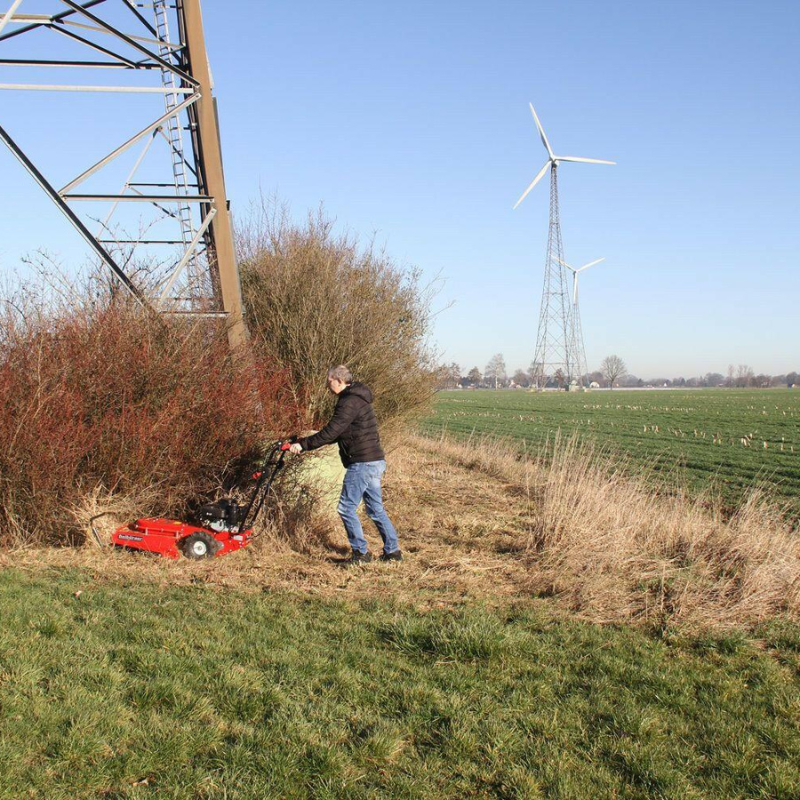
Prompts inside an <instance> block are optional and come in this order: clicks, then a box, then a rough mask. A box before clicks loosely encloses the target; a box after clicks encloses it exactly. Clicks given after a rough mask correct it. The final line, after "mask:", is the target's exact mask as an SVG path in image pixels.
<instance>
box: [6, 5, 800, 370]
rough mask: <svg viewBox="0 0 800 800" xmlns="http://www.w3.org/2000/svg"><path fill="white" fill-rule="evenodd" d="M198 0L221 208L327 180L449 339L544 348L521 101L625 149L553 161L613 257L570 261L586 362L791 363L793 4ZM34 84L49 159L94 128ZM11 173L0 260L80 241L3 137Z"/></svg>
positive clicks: (522, 362)
mask: <svg viewBox="0 0 800 800" xmlns="http://www.w3.org/2000/svg"><path fill="white" fill-rule="evenodd" d="M7 4H8V3H6V5H7ZM203 8H204V17H205V24H206V29H207V39H208V48H209V56H210V59H211V65H212V69H213V73H214V78H215V81H216V95H217V97H218V101H219V110H220V119H221V128H222V141H223V149H224V156H225V161H226V172H227V180H228V191H229V195H230V197H231V201H232V207H233V209H234V211H235V212H238V213H240V214H242V213H244V212H245V210H246V208H247V206H248V204H249V202H250V201H252V200H254V199H256V198H257V197H258V195H259V193H260V192H263V193H264V194H267V195H273V194H274V195H276V196H277V197H279V198H280V199H281V200H282V201H284V202H286V203H287V204H288V205H289V207H290V209H291V211H292V214H293V215H294V216H295V217H297V218H301V217H302V216H304V215H305V213H306V211H307V210H308V209H311V208H314V207H316V206H318V205H319V203H320V202H322V203H324V205H325V208H326V209H327V211H328V213H329V214H331V215H332V216H334V217H335V218H336V219H337V220H338V222H339V224H340V226H341V227H342V228H348V229H350V230H352V231H353V232H356V233H358V234H359V235H361V236H362V237H363V238H364V239H365V240H367V239H369V238H370V237H371V236H372V235H373V234H375V235H376V237H377V240H378V242H379V243H381V244H385V246H386V248H387V250H388V252H389V253H390V254H391V255H393V256H394V257H395V258H396V259H397V260H398V261H399V262H401V263H403V264H407V265H416V266H419V267H420V268H421V269H422V271H423V274H424V275H425V277H426V279H428V280H434V279H436V278H437V276H439V277H440V279H441V289H440V292H439V295H438V297H437V300H436V304H437V307H438V308H442V309H444V310H443V311H442V313H441V314H439V315H438V316H437V320H436V328H435V331H434V339H435V341H436V343H437V344H438V347H439V349H440V350H441V353H442V359H443V360H446V361H456V362H458V363H459V364H460V365H461V366H462V368H463V370H464V371H465V372H466V371H467V370H468V369H469V368H470V367H472V366H475V365H477V366H478V367H479V368H480V369H483V367H484V366H485V364H486V362H487V361H488V360H489V358H490V357H491V356H492V355H493V354H494V353H497V352H501V353H503V355H504V356H505V360H506V364H507V366H508V368H509V370H510V371H513V370H514V369H516V368H518V367H522V368H526V367H527V366H528V364H529V363H530V361H531V360H532V358H533V350H534V347H535V339H536V326H537V321H538V312H539V303H540V299H541V290H542V275H543V267H544V257H545V248H546V240H547V213H548V196H547V183H546V180H545V181H544V182H542V183H541V184H539V185H538V186H537V187H536V188H535V189H534V190H533V192H531V194H530V195H529V196H528V198H527V199H526V200H525V202H524V203H523V204H522V205H521V206H520V207H519V208H518V209H517V210H516V211H512V206H513V204H514V203H515V202H516V200H517V198H518V197H519V195H520V194H521V193H522V191H523V190H524V188H525V187H526V186H527V184H528V183H529V182H530V181H531V179H532V178H533V176H534V175H535V174H536V172H537V171H538V169H539V168H540V167H541V166H542V164H543V163H544V155H545V153H544V149H543V148H542V145H541V143H540V141H539V138H538V135H537V133H536V129H535V127H534V124H533V120H532V118H531V115H530V112H529V110H528V102H533V104H534V105H535V106H536V109H537V111H538V113H539V117H540V119H541V120H542V123H543V125H544V127H545V130H546V132H547V134H548V137H549V139H550V141H551V144H552V145H553V148H554V149H555V151H556V153H559V154H567V155H578V156H587V157H592V158H605V159H611V160H615V161H617V162H618V164H617V166H613V167H610V166H596V165H583V164H564V165H563V166H562V168H561V169H560V170H559V179H560V180H559V186H560V195H561V220H562V230H563V238H564V246H565V253H566V256H567V259H568V260H569V261H570V262H572V263H579V264H580V263H584V262H586V261H589V260H592V259H594V258H599V257H601V256H604V257H605V258H606V261H605V262H604V263H603V264H600V265H598V266H597V267H593V268H592V270H590V271H588V272H587V273H586V274H585V275H584V276H583V278H582V282H581V316H582V322H583V330H584V336H585V338H586V350H587V358H588V364H589V368H590V369H592V368H596V367H598V366H599V363H600V361H601V360H602V358H603V357H604V356H606V355H608V354H610V353H616V354H618V355H620V356H621V357H622V358H623V359H624V361H625V362H626V364H627V366H628V368H629V370H630V371H631V372H633V373H635V374H637V375H640V376H642V377H651V376H653V377H654V376H656V375H659V376H665V377H675V376H678V375H684V376H687V377H688V376H689V375H695V374H701V373H704V372H707V371H719V372H725V371H726V370H727V366H728V364H729V363H733V364H737V365H738V364H740V363H746V364H749V365H750V366H752V367H753V368H754V369H755V370H756V371H757V372H760V371H764V372H771V373H779V372H786V371H790V370H793V369H794V370H796V369H800V269H799V268H798V267H799V266H800V265H798V254H800V225H798V220H799V219H800V213H799V212H800V83H799V79H798V76H800V48H798V46H797V42H798V41H800V4H798V3H797V2H783V1H781V0H765V1H763V2H736V0H728V1H727V2H716V1H715V0H706V1H705V2H683V1H682V0H678V1H677V2H670V3H651V2H647V3H642V2H578V1H577V0H566V1H565V2H561V3H534V2H494V3H488V2H464V1H463V0H462V1H461V2H448V1H443V2H441V1H440V2H416V1H414V2H403V3H396V4H381V3H374V2H344V3H337V4H332V3H329V2H298V1H297V0H294V2H284V1H281V2H251V1H250V0H237V2H235V3H234V2H221V0H205V2H204V4H203ZM45 102H47V103H53V102H54V101H53V98H52V96H50V97H49V98H48V99H47V100H46V101H45V99H44V98H41V99H40V98H35V99H34V100H33V101H26V103H25V105H24V106H23V104H22V102H21V101H20V100H18V99H11V97H10V93H8V92H5V93H3V96H1V97H0V103H3V105H2V106H0V124H2V125H4V126H6V127H8V128H9V129H10V130H13V131H17V132H19V133H20V137H19V138H20V140H23V138H24V137H23V134H24V135H25V136H28V137H29V138H28V139H25V142H26V143H27V142H28V141H30V143H31V150H32V151H36V148H37V147H38V148H39V149H38V152H39V153H41V158H43V159H45V160H47V159H50V161H51V162H52V163H53V164H56V163H57V156H56V154H54V153H53V152H52V149H53V148H54V147H59V148H67V149H72V148H79V147H80V146H81V145H80V143H79V142H80V140H81V139H82V138H84V139H85V133H86V129H85V127H84V128H76V126H75V125H69V124H67V123H64V124H63V125H58V126H56V125H49V126H48V125H47V124H45V123H43V121H42V120H43V119H44V117H43V116H39V117H37V116H36V114H37V113H39V112H41V113H42V114H44V113H45V112H44V109H45ZM58 102H59V103H65V102H66V101H64V100H63V99H61V98H58ZM69 102H70V103H76V102H78V101H77V100H75V99H74V98H70V100H69ZM80 102H83V101H80ZM72 107H73V106H69V108H72ZM48 108H50V106H48ZM60 108H61V110H62V111H64V110H65V109H67V106H65V105H62V106H60ZM108 124H110V123H107V122H106V121H104V120H97V121H96V127H95V128H93V132H94V133H96V135H97V137H98V138H101V137H102V134H103V132H104V130H105V127H106V126H107V125H108ZM133 125H134V127H133V129H132V130H135V125H136V123H133ZM81 163H83V162H81ZM88 163H91V161H89V162H88ZM0 180H2V183H3V185H4V187H8V188H7V189H6V191H5V192H4V195H5V200H4V201H3V202H4V204H5V205H6V208H5V209H4V213H2V214H0V267H2V268H3V269H9V268H13V267H14V265H15V264H16V263H18V262H19V259H20V257H21V256H22V255H23V254H25V253H29V252H31V251H32V250H34V249H35V248H36V247H38V246H45V247H47V248H48V250H49V251H51V252H54V253H56V254H57V255H59V256H60V257H61V258H62V260H63V261H64V262H65V263H67V264H71V263H73V262H77V261H79V260H80V259H81V258H83V250H82V248H81V245H80V243H79V242H76V240H75V235H74V234H73V233H72V231H71V229H69V228H68V227H66V226H65V225H64V223H62V222H61V220H60V219H59V218H58V212H57V211H56V210H55V209H53V208H52V207H50V204H49V201H47V200H46V199H42V198H41V197H39V194H40V190H39V189H38V188H37V187H35V186H32V185H30V184H31V182H30V180H29V178H28V177H27V175H26V174H25V173H24V172H22V171H21V170H20V168H19V167H18V166H17V164H16V162H15V161H14V160H13V159H12V158H11V157H10V156H9V154H8V153H7V152H4V151H0ZM298 291H302V287H298ZM451 303H452V305H450V304H451Z"/></svg>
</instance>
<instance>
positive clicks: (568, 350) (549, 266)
mask: <svg viewBox="0 0 800 800" xmlns="http://www.w3.org/2000/svg"><path fill="white" fill-rule="evenodd" d="M529 105H530V108H531V114H533V120H534V122H535V123H536V128H537V130H538V131H539V136H540V137H541V140H542V144H543V145H544V147H545V150H547V161H545V164H544V166H543V167H542V168H541V169H540V170H539V172H538V173H537V174H536V177H535V178H534V179H533V180H532V181H531V183H530V184H529V186H528V188H527V189H526V190H525V191H524V192H523V193H522V196H521V197H520V198H519V200H517V202H516V203H515V204H514V208H516V207H517V206H518V205H519V204H520V203H521V202H522V201H523V200H524V199H525V198H526V197H527V196H528V193H529V192H530V191H531V189H533V187H534V186H536V184H537V183H538V182H539V181H540V180H541V179H542V177H543V176H544V174H545V172H547V169H548V168H549V169H550V224H549V229H548V236H547V260H546V262H545V268H544V287H543V289H542V304H541V307H540V311H539V329H538V333H537V335H536V354H535V356H534V359H533V364H532V369H533V373H534V383H535V385H536V388H537V389H541V388H543V387H544V386H545V385H546V384H547V380H548V378H550V377H551V376H554V375H556V374H558V373H559V372H560V373H561V375H563V376H564V377H565V378H566V383H567V385H569V384H570V382H571V379H572V376H573V375H574V374H575V370H576V369H578V370H580V364H579V363H578V362H580V361H581V355H582V354H581V353H580V352H577V351H576V344H575V330H574V323H573V320H572V317H573V308H572V304H571V303H570V300H569V288H568V286H567V276H566V273H565V268H564V262H563V258H564V244H563V242H562V240H561V222H560V219H559V209H558V165H559V164H560V163H561V162H562V161H572V162H580V163H584V164H615V163H616V162H615V161H603V160H601V159H598V158H582V157H578V156H557V155H556V154H555V153H554V152H553V148H552V147H550V142H549V141H548V139H547V134H546V133H545V132H544V128H543V127H542V123H541V122H539V117H538V116H537V115H536V109H535V108H534V107H533V103H529ZM584 361H585V358H584ZM581 374H582V373H581V372H580V371H578V375H579V376H580V375H581Z"/></svg>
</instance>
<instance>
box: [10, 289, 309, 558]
mask: <svg viewBox="0 0 800 800" xmlns="http://www.w3.org/2000/svg"><path fill="white" fill-rule="evenodd" d="M286 387H287V382H286V376H285V374H284V373H283V372H282V371H281V370H280V368H278V367H277V366H276V365H275V363H274V362H273V361H271V360H270V359H268V358H260V357H258V355H257V354H255V353H254V355H253V359H252V360H249V359H247V360H238V359H234V358H233V357H232V356H231V354H230V352H229V348H228V343H227V336H226V334H225V331H224V330H223V329H222V328H221V326H219V325H214V324H211V323H209V322H203V323H200V324H193V325H192V324H188V323H187V322H186V321H185V320H181V321H169V320H165V319H162V320H161V321H159V320H158V319H155V318H154V316H153V315H152V314H150V313H147V312H143V311H142V310H141V309H140V308H138V307H136V306H135V305H134V304H133V303H132V302H130V301H126V300H124V299H120V298H116V299H113V298H112V297H111V296H110V295H106V296H105V298H104V299H100V300H99V301H97V302H92V303H90V302H88V301H87V302H85V303H76V302H74V301H73V302H72V303H62V304H55V305H53V304H50V303H47V302H45V301H44V300H43V299H42V298H39V297H33V298H31V297H29V298H28V299H27V300H26V301H24V303H22V304H19V303H12V302H9V300H8V298H6V301H5V302H3V303H0V545H9V544H16V545H20V544H26V543H49V544H68V543H74V542H76V541H81V540H82V539H83V536H84V535H85V531H84V530H82V528H81V525H80V524H79V522H78V520H77V518H76V515H75V511H76V510H77V509H79V508H80V507H81V506H82V505H85V501H86V498H87V497H89V496H92V495H94V496H97V495H98V494H101V495H103V496H104V497H105V498H128V500H129V501H130V502H129V504H128V507H130V508H131V510H132V511H135V512H136V513H137V514H139V515H145V514H153V513H157V514H158V515H164V514H170V513H173V514H174V513H180V512H181V511H182V510H183V509H184V508H185V503H186V502H187V501H190V500H191V499H193V498H196V497H198V496H202V495H203V494H204V493H207V492H213V490H214V489H215V488H217V487H218V486H219V484H220V483H221V482H222V480H223V479H224V478H225V474H226V471H227V470H228V468H229V467H230V465H231V464H232V463H234V462H235V461H237V460H239V459H241V458H243V457H244V458H246V457H247V456H248V455H254V454H255V453H256V452H257V451H258V450H259V449H260V448H262V447H263V446H264V444H265V443H266V442H267V441H269V439H270V438H272V437H275V436H276V434H278V433H283V432H284V431H286V430H291V429H292V428H293V427H295V426H296V425H298V424H299V421H300V419H301V417H302V409H299V408H297V407H296V405H295V403H294V399H293V398H292V397H291V396H290V394H289V393H288V391H287V388H286Z"/></svg>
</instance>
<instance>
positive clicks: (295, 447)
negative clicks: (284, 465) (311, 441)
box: [289, 442, 303, 455]
mask: <svg viewBox="0 0 800 800" xmlns="http://www.w3.org/2000/svg"><path fill="white" fill-rule="evenodd" d="M289 452H290V453H294V454H295V455H299V454H300V453H302V452H303V446H302V445H301V444H298V443H297V442H295V443H294V444H293V445H292V446H291V447H290V448H289Z"/></svg>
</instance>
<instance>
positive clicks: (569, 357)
mask: <svg viewBox="0 0 800 800" xmlns="http://www.w3.org/2000/svg"><path fill="white" fill-rule="evenodd" d="M563 262H564V245H563V242H562V240H561V221H560V218H559V210H558V165H557V164H556V163H553V165H552V168H551V170H550V225H549V230H548V235H547V258H546V260H545V265H544V286H543V288H542V304H541V309H540V311H539V330H538V333H537V335H536V354H535V356H534V359H533V365H532V371H533V379H534V384H535V386H536V388H537V389H542V388H544V386H545V385H546V384H547V382H548V381H550V380H556V381H558V382H559V383H560V384H562V385H564V386H569V384H570V381H571V379H572V376H573V373H574V372H575V368H576V363H575V362H576V358H575V343H574V339H575V328H574V326H573V317H572V308H571V303H570V297H569V294H570V293H569V287H568V283H567V276H566V271H565V267H564V263H563ZM558 376H560V379H559V377H558Z"/></svg>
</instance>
